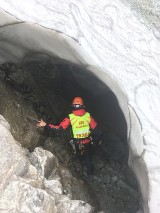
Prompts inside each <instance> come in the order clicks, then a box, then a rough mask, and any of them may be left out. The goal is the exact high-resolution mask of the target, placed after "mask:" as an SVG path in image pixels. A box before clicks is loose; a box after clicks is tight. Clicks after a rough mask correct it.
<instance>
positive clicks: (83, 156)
mask: <svg viewBox="0 0 160 213" xmlns="http://www.w3.org/2000/svg"><path fill="white" fill-rule="evenodd" d="M75 147H76V155H77V157H78V158H79V160H80V162H81V164H82V170H83V171H84V170H86V173H87V176H88V175H93V174H94V165H93V145H92V144H91V143H90V142H89V143H87V144H84V145H82V144H81V143H80V141H75ZM83 171H82V173H83Z"/></svg>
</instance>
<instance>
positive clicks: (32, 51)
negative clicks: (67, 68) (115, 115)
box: [0, 0, 160, 213]
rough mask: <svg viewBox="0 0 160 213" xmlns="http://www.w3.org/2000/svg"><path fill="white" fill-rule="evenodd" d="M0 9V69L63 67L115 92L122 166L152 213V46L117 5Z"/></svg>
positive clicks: (155, 171) (157, 189) (155, 147)
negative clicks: (125, 150) (122, 135)
mask: <svg viewBox="0 0 160 213" xmlns="http://www.w3.org/2000/svg"><path fill="white" fill-rule="evenodd" d="M10 2H12V4H11V3H10ZM62 3H63V7H62ZM34 4H36V6H34ZM1 8H2V10H1V11H0V13H1V15H0V17H1V18H0V26H1V27H0V63H5V62H15V63H23V62H26V61H29V60H33V59H34V58H36V59H43V60H45V59H47V60H48V59H50V60H52V57H54V58H57V60H59V59H63V60H66V61H69V62H71V63H74V64H77V65H80V66H82V67H85V68H86V69H88V70H90V71H91V72H92V73H94V74H95V75H96V76H97V77H98V78H99V79H100V80H101V81H103V82H104V83H105V84H106V85H107V86H108V87H109V88H110V89H111V90H112V91H113V92H114V94H115V95H116V97H117V99H118V102H119V105H120V107H121V109H122V111H123V113H124V116H125V119H126V122H127V126H128V145H129V149H130V157H129V165H130V166H131V167H132V169H133V170H134V172H135V174H136V176H137V179H138V183H139V186H140V191H141V193H142V205H143V209H144V211H145V212H153V213H155V212H159V211H160V209H159V208H160V205H159V203H160V201H159V197H160V181H159V180H160V172H159V171H160V170H159V163H160V157H159V156H160V145H159V138H160V131H159V121H160V113H159V111H160V110H159V107H158V106H159V105H160V101H159V100H160V99H159V97H160V87H159V85H160V84H159V83H160V81H159V80H160V79H159V67H160V62H159V61H160V60H159V56H160V48H159V47H160V43H159V40H158V39H156V37H155V36H154V35H153V33H152V31H151V30H150V29H147V28H146V27H145V25H144V23H143V24H142V23H140V22H139V20H138V19H137V18H136V17H134V15H133V14H132V13H131V11H130V10H129V8H128V7H126V6H125V5H123V4H122V3H121V2H119V1H118V0H117V1H114V3H112V4H111V3H110V2H108V3H107V2H105V3H104V1H100V2H99V1H98V2H97V1H96V0H95V1H93V2H92V4H91V3H89V2H87V3H86V2H85V1H81V2H79V1H76V2H75V1H74V2H72V1H69V0H68V1H65V2H64V1H63V2H61V1H56V0H55V1H51V2H50V1H45V4H44V2H43V1H42V2H41V3H40V2H38V1H34V0H30V1H27V2H25V5H24V4H23V5H22V3H20V1H18V0H14V1H1ZM4 11H7V12H9V13H10V15H9V14H8V13H5V12H4ZM11 14H12V15H13V16H12V15H11ZM15 17H16V18H15ZM26 21H28V22H30V23H26ZM40 25H41V26H40ZM47 28H50V29H47ZM52 29H54V30H52ZM59 31H61V33H60V32H59ZM66 34H67V35H68V36H67V35H66ZM154 34H155V33H154ZM157 34H158V32H157ZM157 34H156V35H157ZM122 88H123V89H122ZM124 91H125V92H124ZM127 96H128V98H127Z"/></svg>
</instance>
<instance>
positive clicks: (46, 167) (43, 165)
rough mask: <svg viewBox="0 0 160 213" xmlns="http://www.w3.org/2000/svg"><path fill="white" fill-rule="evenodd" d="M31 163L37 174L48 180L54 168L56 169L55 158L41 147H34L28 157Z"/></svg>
mask: <svg viewBox="0 0 160 213" xmlns="http://www.w3.org/2000/svg"><path fill="white" fill-rule="evenodd" d="M29 159H30V161H31V163H32V164H33V165H34V166H35V167H36V168H37V170H38V172H39V173H40V174H41V175H42V176H44V177H46V178H48V177H49V175H50V174H51V173H52V170H53V169H54V168H57V167H58V160H57V158H56V157H55V156H54V155H53V154H52V153H51V152H49V151H47V150H44V149H43V148H41V147H36V148H35V150H34V152H32V153H31V154H30V156H29Z"/></svg>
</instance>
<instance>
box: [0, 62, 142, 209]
mask: <svg viewBox="0 0 160 213" xmlns="http://www.w3.org/2000/svg"><path fill="white" fill-rule="evenodd" d="M0 81H1V96H0V97H1V106H0V114H2V115H3V116H4V117H5V118H6V119H7V120H8V121H9V123H10V124H11V127H12V134H13V136H14V137H15V139H16V140H17V141H19V142H20V143H21V142H22V145H23V146H24V147H26V148H28V149H29V150H30V151H32V150H33V149H34V148H35V147H36V146H43V147H44V148H45V149H48V150H49V151H52V152H54V154H56V156H57V157H58V159H59V161H60V163H61V165H63V166H65V167H67V168H69V170H70V171H71V173H72V174H73V176H75V177H76V178H79V162H78V161H77V159H75V156H74V154H73V153H72V151H71V150H70V148H68V146H67V147H66V145H67V141H68V140H69V137H70V130H67V131H66V132H65V133H64V134H62V135H56V134H55V133H50V132H43V130H39V129H36V128H34V127H33V126H34V125H35V123H30V124H28V120H27V117H34V118H35V119H40V118H42V119H43V120H45V121H46V122H47V123H52V124H59V122H60V121H61V120H62V119H63V118H65V117H66V116H67V115H68V114H69V113H70V112H71V107H70V105H71V102H72V99H73V98H74V97H75V96H81V97H83V99H84V102H85V106H86V109H87V111H89V112H90V113H91V115H92V116H93V117H94V118H95V119H96V121H97V122H98V124H99V126H100V128H101V130H102V145H101V146H99V147H97V148H96V149H95V151H94V164H95V178H94V182H93V183H92V184H88V183H87V187H88V188H90V190H91V191H92V193H93V194H94V198H93V200H95V201H96V203H95V206H96V207H97V209H99V210H103V211H104V212H109V213H121V212H127V213H135V212H136V211H137V210H138V207H139V204H138V200H139V195H138V192H137V183H136V180H135V177H134V175H133V174H132V172H131V171H130V170H129V168H128V166H127V160H128V154H129V153H128V145H127V124H126V121H125V118H124V115H123V113H122V111H121V109H120V107H119V104H118V101H117V98H116V96H115V95H114V93H113V92H112V91H111V90H110V88H109V87H108V86H107V85H105V84H104V83H102V82H101V81H100V80H99V79H98V78H97V77H96V76H95V75H93V74H92V73H91V72H89V71H87V70H85V69H84V68H82V67H79V66H75V65H73V64H70V63H66V62H61V63H59V62H57V63H54V64H53V63H51V62H40V61H38V62H28V63H25V64H22V65H15V64H4V65H1V66H0ZM3 87H4V88H3ZM3 91H5V93H3ZM8 103H10V104H8ZM16 103H17V104H19V105H20V107H19V108H20V109H19V110H18V111H17V105H16ZM14 104H15V105H14ZM11 105H12V106H11ZM25 109H26V110H25ZM15 111H17V113H14V112H15ZM28 125H29V127H28ZM31 132H33V134H31ZM30 135H31V136H32V137H31V136H30ZM33 135H34V137H33ZM33 141H34V143H33ZM63 166H62V167H63ZM63 184H64V185H65V187H66V188H67V185H66V184H65V179H64V180H63ZM73 188H74V187H71V189H70V190H71V193H72V196H73V198H74V199H85V198H83V197H80V196H79V191H75V190H74V189H73ZM78 190H80V189H78ZM92 205H94V202H92Z"/></svg>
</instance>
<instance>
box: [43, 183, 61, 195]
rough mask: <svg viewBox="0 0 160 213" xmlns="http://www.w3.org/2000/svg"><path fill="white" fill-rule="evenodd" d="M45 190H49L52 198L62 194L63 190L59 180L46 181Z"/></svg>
mask: <svg viewBox="0 0 160 213" xmlns="http://www.w3.org/2000/svg"><path fill="white" fill-rule="evenodd" d="M44 188H45V189H47V192H48V193H49V194H51V195H52V196H53V195H54V194H62V193H63V188H62V184H61V182H60V181H59V180H46V179H45V181H44Z"/></svg>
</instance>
